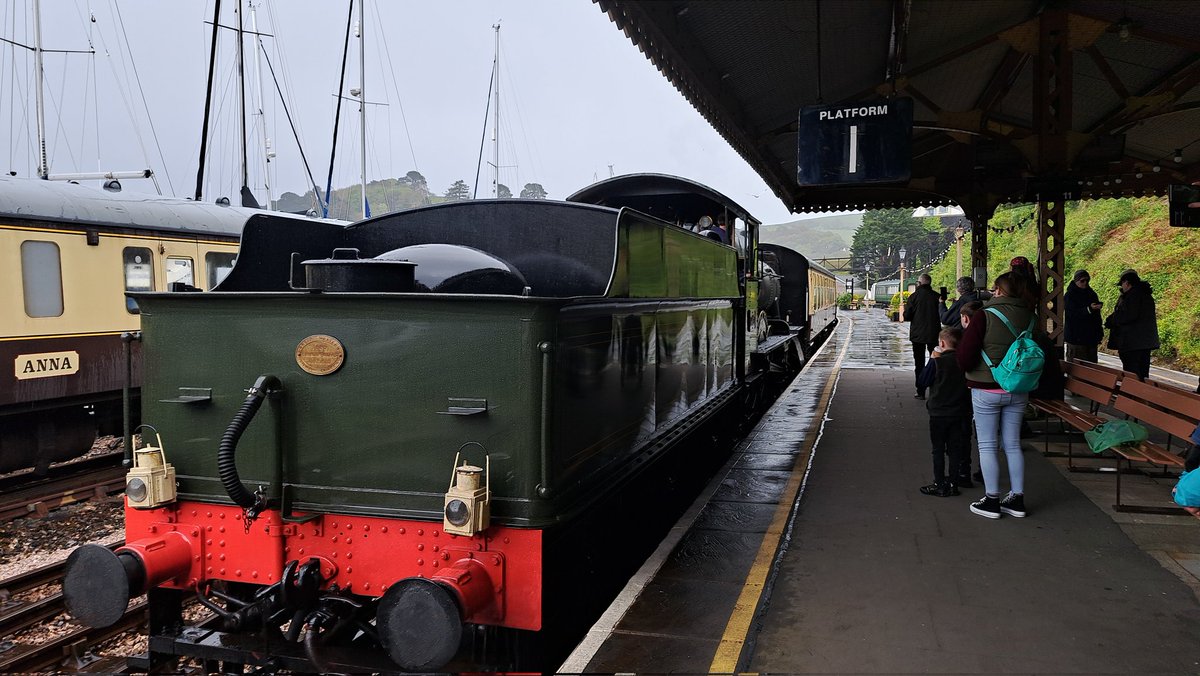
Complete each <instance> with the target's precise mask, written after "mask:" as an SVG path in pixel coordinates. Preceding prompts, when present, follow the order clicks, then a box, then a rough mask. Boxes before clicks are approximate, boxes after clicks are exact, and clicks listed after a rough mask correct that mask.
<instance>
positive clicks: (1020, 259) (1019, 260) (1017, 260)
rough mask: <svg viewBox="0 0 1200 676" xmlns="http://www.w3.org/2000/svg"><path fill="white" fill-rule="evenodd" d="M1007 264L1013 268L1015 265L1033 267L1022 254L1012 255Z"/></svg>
mask: <svg viewBox="0 0 1200 676" xmlns="http://www.w3.org/2000/svg"><path fill="white" fill-rule="evenodd" d="M1008 265H1009V267H1014V268H1016V267H1021V268H1031V267H1033V266H1032V265H1031V264H1030V263H1029V259H1028V258H1026V257H1024V256H1015V257H1013V259H1012V260H1011V261H1009V262H1008Z"/></svg>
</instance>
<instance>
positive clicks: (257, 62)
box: [247, 0, 275, 209]
mask: <svg viewBox="0 0 1200 676" xmlns="http://www.w3.org/2000/svg"><path fill="white" fill-rule="evenodd" d="M247 4H248V5H250V30H251V31H252V32H253V33H254V42H255V45H256V46H258V47H259V48H258V49H255V50H254V72H255V74H256V77H257V78H258V118H259V120H261V121H262V139H263V160H264V161H265V164H264V165H263V171H264V173H265V176H264V178H263V183H265V184H266V187H267V209H274V203H275V200H274V197H273V196H272V194H271V139H270V138H268V137H267V112H266V103H265V102H266V97H265V96H264V95H263V74H262V49H261V45H262V37H261V36H260V35H259V34H258V11H257V10H256V9H255V8H254V1H253V0H250V2H248V3H247Z"/></svg>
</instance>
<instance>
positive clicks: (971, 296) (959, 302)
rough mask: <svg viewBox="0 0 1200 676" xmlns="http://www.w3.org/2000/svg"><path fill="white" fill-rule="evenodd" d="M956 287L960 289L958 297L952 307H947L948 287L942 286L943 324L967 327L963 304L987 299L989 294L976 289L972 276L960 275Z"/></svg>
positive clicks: (957, 289) (957, 327)
mask: <svg viewBox="0 0 1200 676" xmlns="http://www.w3.org/2000/svg"><path fill="white" fill-rule="evenodd" d="M954 289H955V290H956V291H958V298H956V299H955V300H954V303H953V304H951V305H950V307H946V296H947V294H946V287H942V311H941V320H942V324H944V325H945V326H946V327H948V328H951V329H961V328H965V327H964V326H963V323H962V317H961V315H962V309H963V306H965V305H967V304H969V303H974V302H976V301H983V300H987V298H988V296H985V295H983V294H981V293H980V292H979V291H977V290H976V289H975V280H974V279H971V278H970V277H959V278H958V281H956V282H955V283H954Z"/></svg>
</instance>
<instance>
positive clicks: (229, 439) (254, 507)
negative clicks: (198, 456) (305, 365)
mask: <svg viewBox="0 0 1200 676" xmlns="http://www.w3.org/2000/svg"><path fill="white" fill-rule="evenodd" d="M275 389H279V379H278V378H276V377H275V376H259V378H258V380H257V381H255V383H254V386H253V387H251V388H250V390H249V391H248V394H247V395H246V400H245V401H243V402H242V407H241V408H240V409H238V412H237V414H236V415H234V416H233V420H231V421H229V426H228V427H226V428H225V434H223V435H221V445H220V446H219V447H218V450H217V473H218V474H219V475H220V477H221V485H222V486H223V487H224V488H225V493H226V494H227V495H229V497H230V499H232V500H233V501H234V503H236V504H237V506H238V507H241V508H242V509H244V510H246V511H247V512H249V513H251V514H253V515H257V513H258V512H259V511H261V510H262V508H263V507H264V506H265V505H264V501H265V499H264V498H262V497H260V496H256V495H255V494H254V493H251V492H250V491H249V490H248V489H247V488H246V487H245V486H244V485H242V479H241V477H240V476H238V471H237V458H236V454H237V444H238V440H239V439H241V438H242V433H243V432H245V431H246V428H247V427H249V426H250V421H251V420H253V419H254V414H255V413H258V409H259V407H260V406H262V403H263V399H266V397H267V394H268V391H269V390H275Z"/></svg>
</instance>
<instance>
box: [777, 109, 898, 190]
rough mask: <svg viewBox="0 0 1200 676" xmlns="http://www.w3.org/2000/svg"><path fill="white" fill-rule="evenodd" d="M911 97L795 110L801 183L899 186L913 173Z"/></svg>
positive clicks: (798, 169)
mask: <svg viewBox="0 0 1200 676" xmlns="http://www.w3.org/2000/svg"><path fill="white" fill-rule="evenodd" d="M912 116H913V108H912V99H876V100H872V101H861V102H855V103H843V104H837V105H819V106H805V107H804V108H801V109H800V133H799V140H798V144H797V145H798V148H797V157H796V180H797V181H798V182H799V183H800V185H814V186H817V185H846V184H855V183H903V182H906V181H908V179H909V178H910V176H911V175H912Z"/></svg>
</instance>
